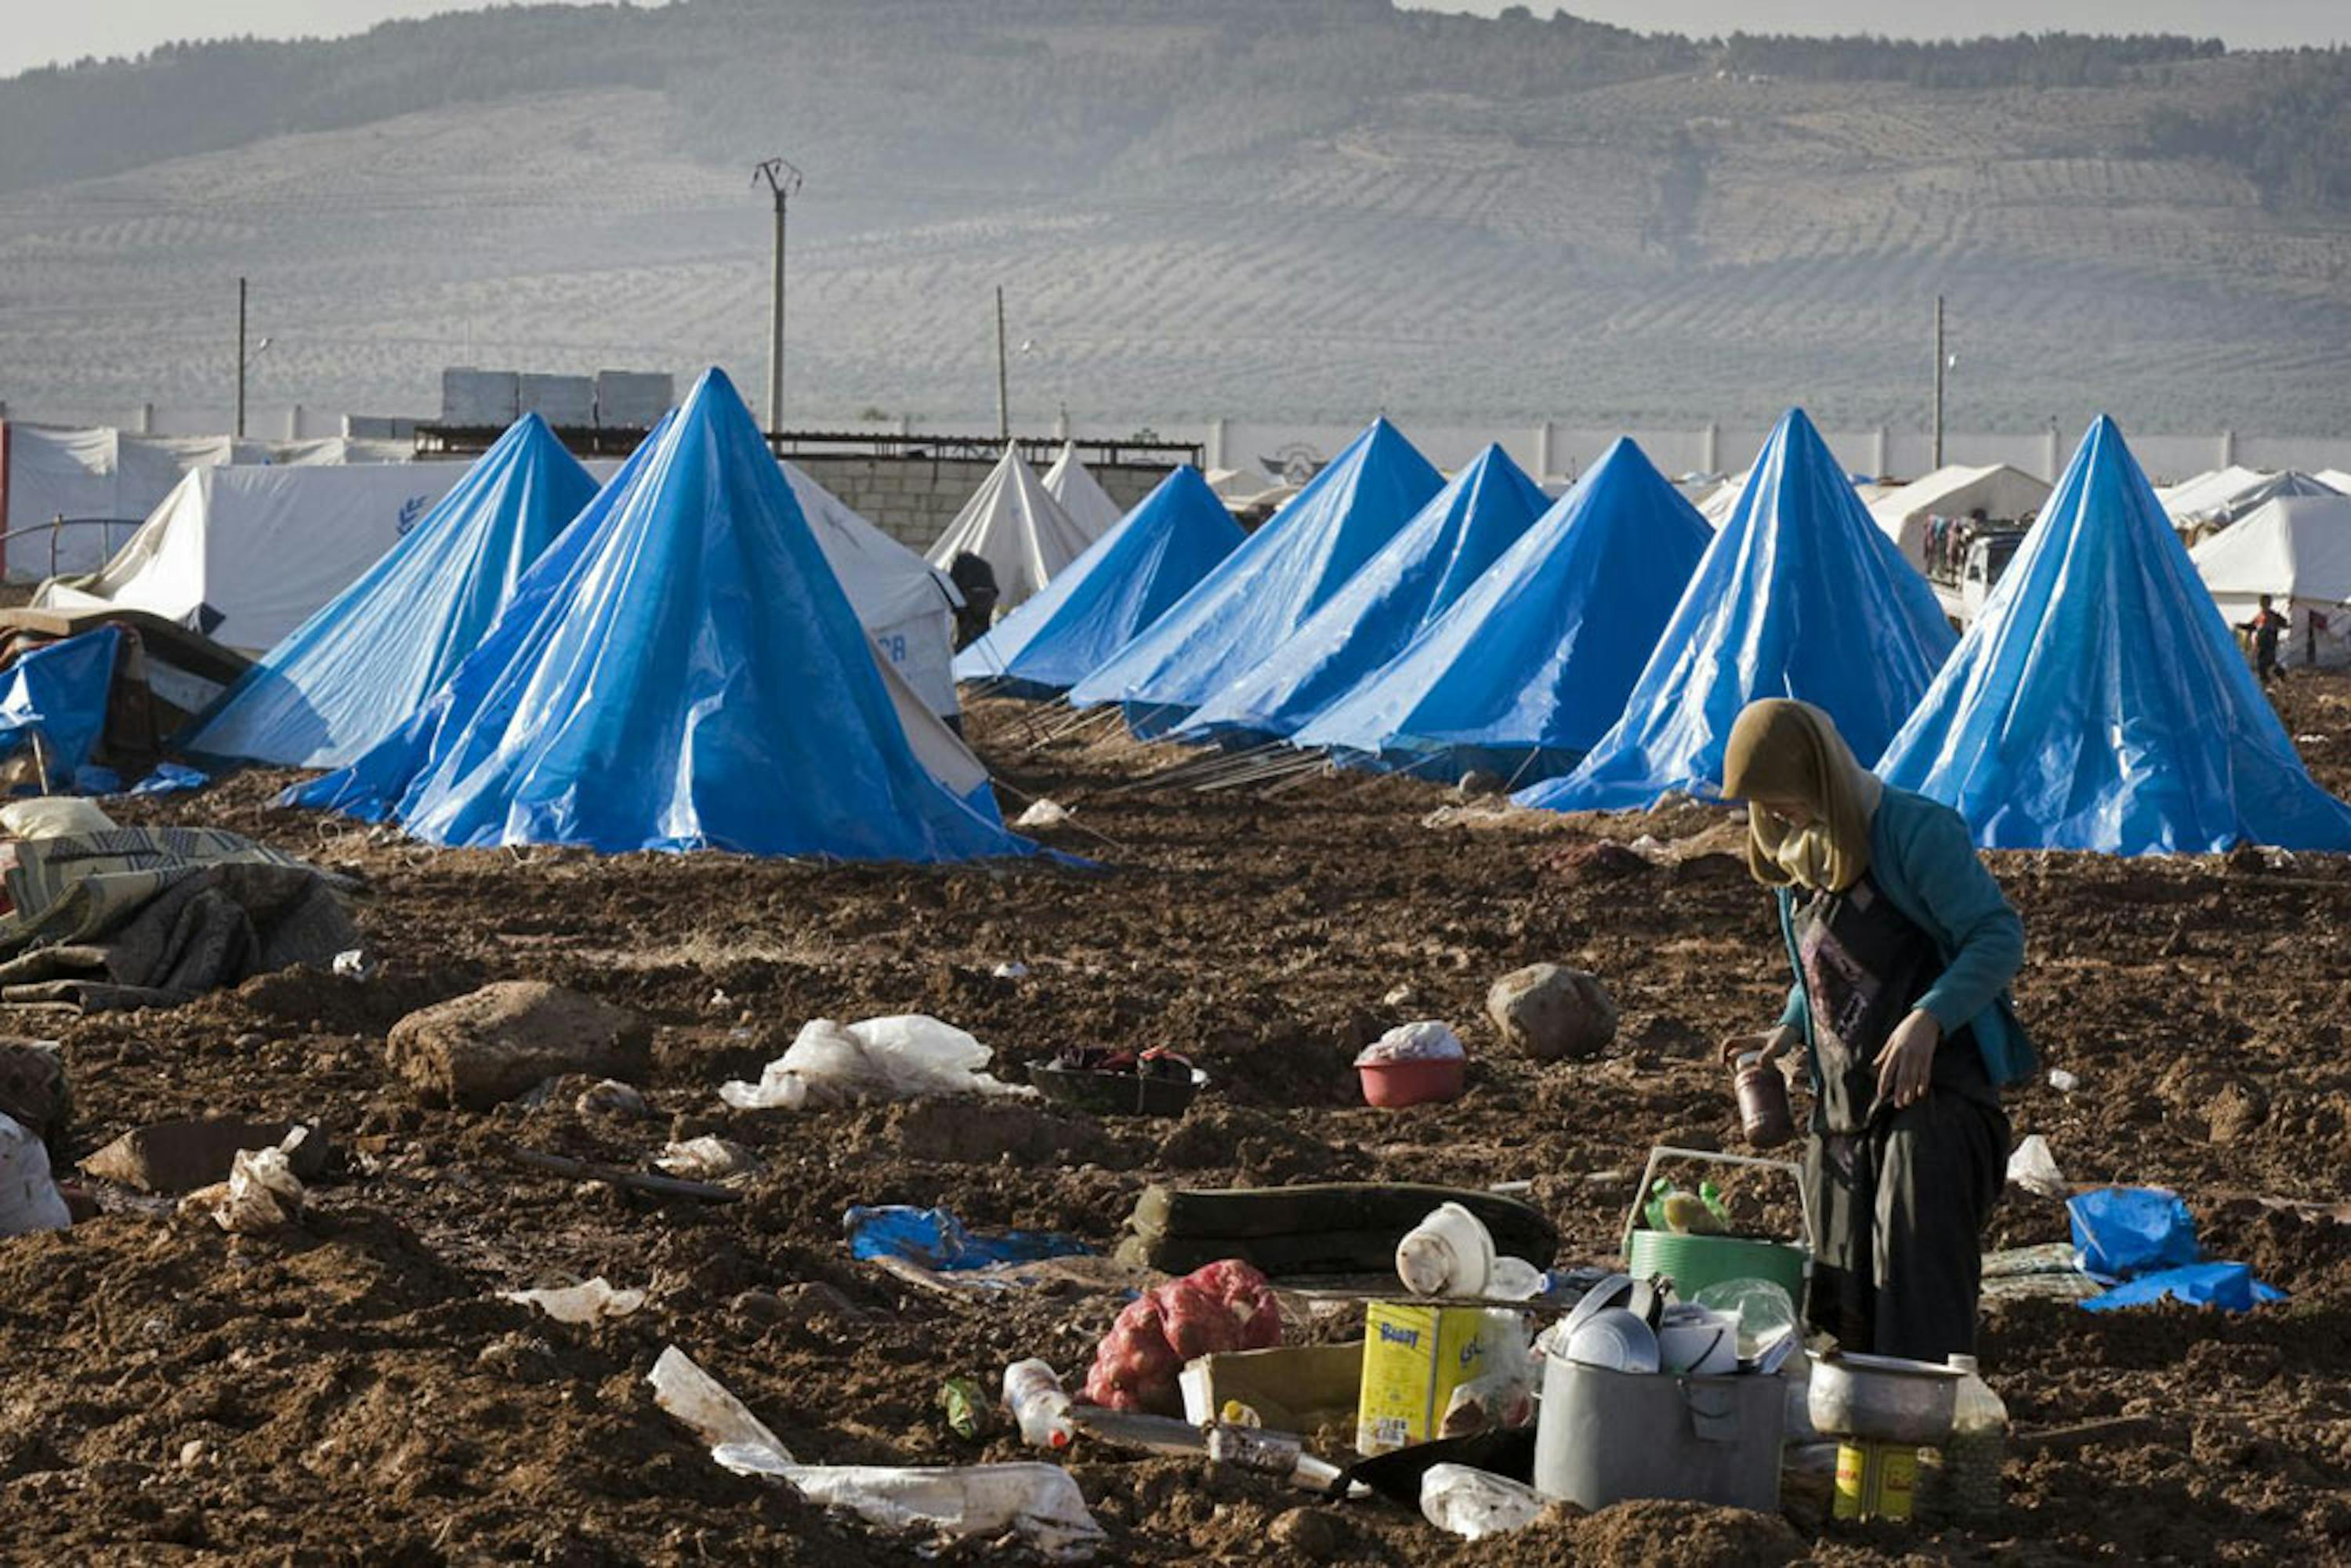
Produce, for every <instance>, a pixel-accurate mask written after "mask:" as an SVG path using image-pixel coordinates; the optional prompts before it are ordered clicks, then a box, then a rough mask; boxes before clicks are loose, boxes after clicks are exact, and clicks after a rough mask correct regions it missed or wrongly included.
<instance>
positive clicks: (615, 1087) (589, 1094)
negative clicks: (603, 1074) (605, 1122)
mask: <svg viewBox="0 0 2351 1568" xmlns="http://www.w3.org/2000/svg"><path fill="white" fill-rule="evenodd" d="M574 1108H575V1109H576V1110H578V1111H579V1113H580V1114H581V1115H583V1116H591V1115H598V1114H601V1115H606V1116H650V1115H652V1114H653V1108H652V1107H651V1106H649V1105H647V1104H646V1103H645V1097H644V1095H643V1094H642V1093H641V1092H638V1090H637V1088H636V1086H635V1085H634V1084H630V1083H623V1082H621V1081H620V1080H619V1079H617V1078H607V1079H605V1080H604V1081H603V1082H601V1083H596V1084H591V1085H590V1086H589V1087H588V1088H586V1089H583V1090H581V1091H580V1099H579V1103H578V1104H577V1105H576V1106H575V1107H574Z"/></svg>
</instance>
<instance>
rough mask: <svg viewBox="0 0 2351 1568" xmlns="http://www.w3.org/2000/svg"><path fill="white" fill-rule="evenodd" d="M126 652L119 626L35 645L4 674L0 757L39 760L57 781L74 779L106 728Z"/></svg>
mask: <svg viewBox="0 0 2351 1568" xmlns="http://www.w3.org/2000/svg"><path fill="white" fill-rule="evenodd" d="M121 651H122V632H121V630H120V628H118V627H113V626H101V627H99V629H98V630H96V631H94V632H83V633H82V634H81V635H80V636H78V637H68V638H66V639H65V640H64V641H63V642H59V643H50V644H49V645H48V646H47V647H45V648H36V649H34V650H33V651H32V652H31V653H26V655H25V656H24V657H23V658H20V659H18V660H17V661H16V663H15V664H11V665H10V666H8V669H7V671H6V673H5V674H0V757H8V758H13V757H16V756H19V755H23V754H26V753H29V752H30V751H31V749H32V747H33V744H34V739H35V737H39V743H40V758H41V761H42V763H43V764H44V765H45V766H46V767H47V769H48V774H49V778H50V779H52V780H55V781H58V782H63V781H66V780H75V781H76V787H77V788H78V775H79V774H80V772H81V770H82V769H83V768H86V767H87V766H89V757H90V753H91V752H93V751H95V750H96V749H97V748H98V742H99V737H100V736H101V735H103V734H104V733H105V731H106V709H107V703H108V701H109V699H110V696H111V695H112V693H113V690H114V662H115V659H116V657H117V656H118V655H119V654H120V653H121Z"/></svg>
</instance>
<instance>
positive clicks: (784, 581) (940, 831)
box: [291, 370, 1036, 862]
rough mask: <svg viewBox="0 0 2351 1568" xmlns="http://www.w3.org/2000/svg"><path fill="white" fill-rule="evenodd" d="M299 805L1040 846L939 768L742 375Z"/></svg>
mask: <svg viewBox="0 0 2351 1568" xmlns="http://www.w3.org/2000/svg"><path fill="white" fill-rule="evenodd" d="M291 798H292V799H293V800H295V801H296V802H297V803H301V804H311V805H329V806H333V807H336V808H337V809H341V810H351V811H352V812H353V814H356V815H381V814H387V813H388V814H389V815H391V816H392V817H393V818H395V819H397V820H398V821H400V823H401V824H402V827H403V828H404V829H405V830H406V831H408V832H409V833H410V834H412V835H413V836H414V837H416V838H419V839H422V840H423V841H426V842H429V843H437V844H444V845H452V846H457V845H465V846H475V847H485V846H490V845H498V844H519V843H546V844H571V845H578V846H581V847H584V848H588V849H594V850H599V851H602V852H607V853H617V852H626V851H631V850H692V849H705V848H706V849H718V850H730V851H734V852H740V853H746V854H762V855H820V856H832V857H837V858H840V859H845V860H900V861H921V862H936V861H951V860H965V859H971V858H975V857H979V856H987V855H1025V854H1030V853H1034V852H1036V846H1034V845H1032V844H1030V843H1029V842H1028V841H1025V840H1022V839H1020V838H1018V837H1016V836H1015V835H1014V834H1012V833H1011V832H1010V831H1008V830H1007V829H1006V828H1005V826H1004V824H1003V821H1002V819H1001V817H999V816H998V814H997V811H996V808H995V805H994V802H993V800H992V798H990V797H989V796H988V794H987V789H986V786H985V784H984V783H982V784H981V785H980V786H979V787H978V788H977V790H976V791H975V793H974V795H973V796H972V797H971V798H969V799H959V798H958V797H957V796H956V794H954V793H952V792H950V790H949V789H947V788H946V785H944V784H942V783H941V782H940V780H939V779H938V778H936V777H935V776H934V775H933V774H932V773H931V772H930V771H929V770H928V769H926V768H925V766H924V765H923V763H922V761H921V760H920V759H919V758H917V756H916V754H915V751H914V747H913V746H912V745H911V744H910V742H909V741H908V738H907V733H906V729H905V727H904V722H903V721H902V720H901V718H900V716H899V714H898V712H897V711H896V708H895V706H894V705H893V698H892V695H891V693H890V690H889V689H888V687H887V686H885V685H884V684H883V674H882V672H881V670H880V669H879V668H878V667H877V666H876V664H875V662H874V653H873V649H872V643H870V642H869V641H868V639H867V637H866V634H865V631H864V628H863V627H862V626H861V625H859V624H858V622H857V618H856V615H855V612H853V611H852V609H851V608H850V604H849V601H848V599H847V598H846V596H845V595H844V594H843V593H842V591H841V585H840V583H839V581H838V580H836V579H835V578H834V576H833V573H832V569H831V567H830V566H829V565H828V564H827V563H826V561H825V559H824V555H823V552H822V551H821V550H820V549H819V547H818V545H817V542H816V538H815V537H814V536H813V535H812V534H811V533H810V531H809V527H808V523H807V521H806V519H805V518H803V517H802V516H801V514H800V510H799V502H798V501H797V500H796V499H794V497H793V495H792V491H791V487H790V486H789V483H788V482H787V481H786V480H785V478H784V476H783V471H782V470H781V469H780V468H778V466H777V465H776V461H775V458H774V455H773V454H771V453H770V452H769V451H768V446H767V443H766V442H765V440H764V439H763V438H762V437H761V436H760V434H759V432H758V425H757V424H756V423H754V422H753V420H752V418H751V415H750V413H749V411H748V410H747V409H746V408H745V407H744V406H743V402H742V399H741V398H740V396H738V395H737V392H736V391H735V388H734V386H733V384H732V383H731V382H728V381H727V380H726V376H725V375H723V374H721V373H720V372H719V371H715V370H714V371H707V372H705V374H704V375H703V377H702V379H701V380H700V381H699V382H697V383H696V384H695V388H694V390H693V392H691V393H690V394H689V395H688V397H687V399H686V401H685V402H684V405H682V406H681V407H680V408H679V409H678V410H677V411H676V413H674V415H673V417H672V418H671V419H669V420H668V421H667V422H665V423H664V426H663V427H662V429H661V430H660V431H659V432H657V433H656V434H655V435H654V436H653V438H651V439H650V440H648V441H647V442H646V443H645V444H644V445H643V447H641V448H640V449H639V450H638V452H637V454H636V455H635V456H634V457H632V459H631V460H630V462H629V464H628V465H626V466H625V467H624V468H623V469H622V473H621V474H620V475H618V476H615V477H614V479H613V481H612V483H611V485H610V486H606V488H605V490H604V491H602V492H601V493H600V494H599V495H598V497H596V499H595V500H594V501H592V502H591V503H590V505H589V507H588V508H587V509H586V510H585V511H583V512H582V513H581V515H580V518H579V520H578V521H577V522H575V523H574V524H573V525H572V526H571V527H570V528H567V529H566V530H565V531H564V533H563V534H562V536H561V537H560V538H558V539H557V540H556V542H555V544H554V545H553V546H551V547H549V549H548V550H547V551H546V552H545V553H544V554H542V555H541V556H540V558H539V559H538V564H537V565H536V566H534V567H533V568H532V569H531V570H530V571H529V572H528V574H526V576H525V578H524V580H522V581H521V582H520V583H519V584H517V588H516V591H515V594H514V597H513V600H512V601H511V602H510V603H509V604H508V605H507V609H506V611H505V612H504V613H503V614H501V615H500V616H499V617H498V619H497V622H496V623H495V624H494V625H493V626H492V627H491V629H490V631H489V632H488V633H487V634H486V636H485V637H484V638H483V640H482V643H481V645H480V646H479V647H478V648H476V649H475V652H474V653H473V654H472V655H470V656H469V657H468V658H466V659H465V661H464V662H462V663H461V664H459V665H458V666H457V669H456V670H455V673H454V674H452V675H451V677H450V679H449V681H448V682H447V683H446V684H445V685H444V686H443V687H442V688H441V690H440V691H439V692H438V693H436V694H435V695H434V697H433V698H432V699H430V700H429V701H428V702H427V703H426V705H425V707H424V708H423V710H421V711H420V713H419V714H418V715H417V716H415V717H414V718H413V719H412V720H411V722H410V723H409V724H407V725H404V726H403V727H402V728H401V729H400V730H399V731H397V732H395V733H394V734H393V735H392V736H391V737H387V738H386V739H385V740H384V741H383V742H381V744H379V745H378V746H376V747H371V749H370V750H369V752H368V753H367V754H366V755H364V756H362V757H361V758H359V759H358V760H357V761H356V762H354V763H353V764H352V765H351V766H350V768H347V769H344V770H342V771H341V772H339V773H334V774H329V775H328V776H327V777H326V778H324V779H319V780H315V781H314V782H313V783H312V784H311V785H310V786H308V787H305V788H303V789H298V790H296V791H293V792H292V797H291Z"/></svg>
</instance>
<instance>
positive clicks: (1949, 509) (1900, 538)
mask: <svg viewBox="0 0 2351 1568" xmlns="http://www.w3.org/2000/svg"><path fill="white" fill-rule="evenodd" d="M2048 499H2049V486H2048V485H2047V484H2046V483H2045V482H2043V480H2040V479H2036V478H2034V477H2033V476H2032V475H2030V474H2027V473H2026V472H2025V471H2024V470H2023V469H2022V468H2012V467H2011V466H2009V465H2007V464H2005V463H1995V464H1993V465H1991V466H1989V467H1981V468H1978V467H1970V466H1968V465H1964V464H1953V465H1948V466H1946V467H1942V468H1938V469H1936V470H1935V471H1934V472H1933V473H1932V474H1929V475H1928V476H1926V477H1925V478H1923V479H1914V480H1912V481H1911V482H1910V483H1909V484H1907V485H1905V486H1901V487H1900V488H1899V489H1896V490H1895V491H1893V492H1891V493H1890V494H1887V495H1885V496H1881V497H1878V498H1877V499H1876V500H1874V501H1869V502H1868V503H1867V504H1868V507H1869V515H1870V516H1871V517H1875V518H1876V519H1877V526H1878V527H1879V528H1884V529H1885V530H1886V537H1887V538H1891V539H1892V540H1893V541H1894V544H1895V548H1896V549H1899V550H1900V551H1901V552H1902V559H1905V560H1907V561H1908V562H1909V563H1910V564H1911V565H1913V566H1923V565H1925V564H1926V559H1927V524H1928V519H1929V518H1931V517H1966V516H1968V515H1969V514H1970V513H1971V512H1973V511H1974V510H1975V509H1976V508H1977V507H1982V508H1983V512H1984V516H1986V517H1993V518H1999V519H2002V520H2007V521H2013V520H2015V519H2017V518H2021V517H2023V516H2024V515H2025V514H2026V513H2027V512H2036V511H2038V510H2040V508H2041V507H2042V504H2043V502H2045V501H2047V500H2048Z"/></svg>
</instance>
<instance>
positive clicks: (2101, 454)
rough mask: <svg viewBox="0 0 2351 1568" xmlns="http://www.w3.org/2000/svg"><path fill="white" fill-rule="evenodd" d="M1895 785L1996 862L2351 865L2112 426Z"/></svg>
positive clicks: (2020, 554) (2056, 507) (1908, 742)
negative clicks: (2234, 856)
mask: <svg viewBox="0 0 2351 1568" xmlns="http://www.w3.org/2000/svg"><path fill="white" fill-rule="evenodd" d="M1877 770H1878V772H1879V773H1880V774H1882V775H1883V776H1884V777H1885V778H1886V780H1887V781H1888V782H1890V783H1894V784H1898V785H1900V786H1902V787H1903V788H1904V789H1915V790H1917V791H1918V792H1919V793H1921V794H1924V795H1931V796H1933V797H1934V798H1935V799H1936V800H1941V801H1943V802H1945V803H1946V804H1948V805H1950V806H1952V807H1954V808H1956V809H1957V810H1959V813H1960V814H1961V815H1962V816H1964V817H1966V818H1967V820H1968V822H1969V824H1970V826H1971V827H1973V828H1974V830H1975V834H1976V841H1978V842H1979V843H1981V844H1983V845H1986V846H1987V847H1993V848H2007V849H2053V850H2099V851H2104V852H2106V853H2109V854H2149V853H2157V852H2189V853H2196V852H2205V851H2212V850H2224V849H2227V848H2229V847H2230V846H2231V845H2232V844H2235V843H2238V842H2240V841H2253V842H2256V843H2264V844H2276V845H2279V846H2281V847H2283V848H2286V849H2297V850H2303V849H2310V850H2351V806H2346V805H2345V804H2344V803H2343V802H2342V801H2340V800H2335V798H2334V797H2332V796H2330V795H2328V794H2327V793H2326V792H2325V790H2323V789H2319V787H2318V786H2317V785H2316V784H2314V783H2313V782H2312V781H2311V778H2310V775H2309V773H2308V772H2307V771H2305V770H2304V767H2303V764H2302V758H2300V757H2299V756H2298V755H2296V753H2295V751H2294V743H2293V741H2292V740H2291V739H2290V738H2288V737H2287V735H2286V732H2285V730H2284V727H2283V726H2281V725H2280V724H2279V722H2278V718H2277V715H2276V713H2275V712H2274V711H2273V709H2272V708H2271V706H2270V705H2269V700H2268V699H2267V698H2266V697H2264V696H2263V695H2262V691H2261V687H2260V685H2259V684H2258V683H2257V682H2256V681H2255V679H2254V677H2253V674H2252V671H2251V670H2250V669H2249V668H2248V667H2247V666H2246V664H2245V659H2244V655H2243V654H2242V653H2240V652H2239V651H2238V649H2237V645H2236V643H2235V640H2234V639H2233V638H2232V637H2231V634H2230V631H2229V627H2228V624H2227V622H2224V621H2223V620H2222V619H2221V618H2220V610H2219V609H2218V608H2217V607H2216V606H2215V605H2214V604H2213V602H2212V595H2211V594H2210V592H2209V591H2207V590H2206V589H2205V587H2204V583H2203V581H2202V580H2201V579H2199V577H2198V576H2197V573H2196V568H2195V566H2194V565H2193V564H2192V563H2191V562H2190V561H2189V559H2188V552H2187V550H2186V549H2182V548H2181V546H2180V543H2179V536H2178V535H2177V534H2175V533H2174V532H2173V531H2172V528H2171V525H2170V522H2169V520H2168V518H2166V517H2165V516H2164V513H2163V507H2162V506H2161V505H2160V504H2159V503H2158V501H2157V500H2156V498H2155V492H2154V491H2153V490H2152V489H2151V488H2149V487H2148V485H2147V476H2146V475H2144V474H2143V473H2141V472H2140V471H2139V466H2138V464H2137V461H2136V460H2134V459H2133V458H2132V456H2131V454H2130V449H2129V448H2128V447H2127V446H2126V445H2125V444H2124V443H2123V436H2122V432H2121V431H2119V430H2117V429H2116V427H2115V423H2114V421H2112V420H2110V419H2105V418H2101V419H2099V421H2098V422H2097V423H2095V424H2093V425H2092V426H2091V427H2090V432H2089V434H2088V435H2087V436H2085V438H2084V439H2083V442H2082V445H2081V449H2080V450H2079V451H2077V452H2075V453H2074V461H2073V463H2072V464H2071V465H2069V466H2068V467H2067V468H2066V470H2065V476H2064V478H2063V479H2062V480H2060V481H2059V482H2058V486H2057V491H2056V494H2054V495H2053V496H2052V497H2050V498H2049V504H2048V505H2047V506H2046V507H2043V508H2042V512H2041V517H2040V520H2039V521H2038V522H2037V523H2035V524H2034V525H2033V528H2032V533H2031V535H2029V536H2028V537H2027V538H2026V539H2025V541H2024V543H2023V545H2022V547H2021V548H2020V549H2018V550H2017V552H2016V557H2015V559H2013V560H2011V562H2010V563H2009V567H2008V570H2007V572H2006V573H2005V574H2004V575H2003V576H2002V577H2001V580H2000V582H1999V584H1998V585H1997V586H1996V587H1995V588H1994V589H1993V590H1992V594H1991V601H1990V602H1989V603H1987V604H1986V605H1985V607H1984V611H1983V613H1982V614H1981V615H1980V616H1978V617H1977V619H1976V622H1975V623H1974V624H1973V625H1972V626H1970V627H1969V628H1968V634H1967V636H1966V637H1965V638H1964V639H1962V640H1961V642H1960V643H1959V652H1958V653H1956V654H1954V655H1953V656H1952V658H1951V661H1950V663H1949V664H1946V665H1945V666H1944V667H1943V672H1942V674H1940V675H1938V677H1937V678H1936V680H1935V683H1934V685H1933V686H1932V687H1931V688H1930V689H1929V690H1928V693H1927V695H1926V697H1925V699H1924V700H1923V701H1922V702H1921V703H1920V704H1919V705H1918V708H1917V712H1916V713H1914V714H1913V715H1912V716H1911V717H1910V721H1909V723H1908V724H1907V725H1905V726H1904V727H1903V728H1902V732H1901V733H1900V734H1899V735H1898V736H1896V737H1895V739H1894V742H1893V744H1892V745H1891V746H1890V747H1887V749H1886V755H1885V757H1884V758H1883V759H1882V760H1881V761H1880V762H1879V764H1878V768H1877Z"/></svg>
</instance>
